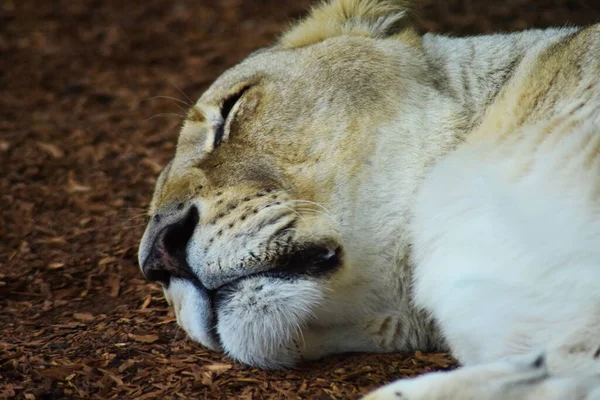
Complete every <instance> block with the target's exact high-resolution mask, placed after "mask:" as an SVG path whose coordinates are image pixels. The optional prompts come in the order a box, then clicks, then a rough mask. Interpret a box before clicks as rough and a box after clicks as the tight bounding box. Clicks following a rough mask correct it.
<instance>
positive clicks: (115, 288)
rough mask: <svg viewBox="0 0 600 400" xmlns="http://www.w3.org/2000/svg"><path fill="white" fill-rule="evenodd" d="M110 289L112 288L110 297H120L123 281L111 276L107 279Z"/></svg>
mask: <svg viewBox="0 0 600 400" xmlns="http://www.w3.org/2000/svg"><path fill="white" fill-rule="evenodd" d="M107 284H108V287H110V293H109V294H108V295H109V296H110V297H119V290H120V289H121V281H120V279H119V278H118V277H116V276H111V277H110V278H108V279H107Z"/></svg>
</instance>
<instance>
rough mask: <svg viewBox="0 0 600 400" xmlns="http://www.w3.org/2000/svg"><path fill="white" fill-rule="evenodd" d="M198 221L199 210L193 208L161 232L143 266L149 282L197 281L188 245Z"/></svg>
mask: <svg viewBox="0 0 600 400" xmlns="http://www.w3.org/2000/svg"><path fill="white" fill-rule="evenodd" d="M198 220H199V216H198V209H197V208H196V207H194V206H192V207H190V209H189V210H188V212H187V213H186V214H185V216H184V217H183V218H181V219H180V220H178V221H176V222H174V223H171V224H169V225H167V226H165V227H164V228H162V229H161V230H160V231H159V233H158V234H157V235H156V238H155V239H154V241H153V242H152V246H151V248H150V252H149V254H148V256H147V257H146V260H145V261H144V264H143V266H142V272H143V273H144V275H145V276H146V278H148V280H150V281H158V282H161V283H163V284H165V285H168V284H169V281H170V278H171V277H178V278H187V279H193V280H195V275H194V274H193V273H192V271H191V269H190V267H189V264H188V262H187V244H188V242H189V241H190V238H191V237H192V235H193V233H194V229H195V228H196V226H197V225H198Z"/></svg>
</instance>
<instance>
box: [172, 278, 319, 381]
mask: <svg viewBox="0 0 600 400" xmlns="http://www.w3.org/2000/svg"><path fill="white" fill-rule="evenodd" d="M165 294H166V297H167V298H169V300H170V302H171V303H172V305H173V307H174V308H175V314H176V316H177V323H178V324H179V325H180V326H181V327H182V328H183V329H184V330H185V331H186V332H187V334H188V336H189V337H190V338H191V339H192V340H194V341H196V342H199V343H200V344H202V345H204V346H206V347H208V348H209V349H211V350H220V347H221V346H222V347H223V349H222V350H223V351H225V352H226V353H227V354H228V355H229V356H231V357H232V358H234V359H236V360H239V361H241V362H243V363H246V364H249V365H253V366H256V367H259V368H264V369H278V368H285V367H291V366H293V365H294V364H296V363H297V362H298V361H299V360H300V359H301V353H302V350H303V348H304V346H305V344H304V342H303V337H302V329H303V328H305V326H306V325H307V323H308V322H309V321H310V320H311V319H312V318H313V317H314V314H313V311H312V310H314V309H315V307H316V306H317V305H318V304H320V303H321V302H322V300H323V298H324V296H323V292H322V289H321V288H320V287H319V284H318V283H317V282H316V281H314V280H310V279H309V278H298V279H293V280H292V279H289V280H288V279H276V278H270V277H252V278H246V279H244V280H242V281H240V282H237V283H235V284H233V286H232V287H230V288H224V289H221V291H220V293H219V294H218V295H217V298H218V300H217V301H216V303H215V304H213V307H216V311H217V331H218V334H219V337H220V339H221V346H220V345H219V343H217V341H216V340H215V339H214V338H213V335H210V334H209V329H211V321H210V318H211V316H210V303H209V299H208V298H207V295H206V293H203V292H202V291H200V290H199V289H198V288H197V287H196V286H194V284H192V283H191V282H188V281H186V280H182V279H172V280H171V283H170V285H169V288H168V290H167V291H166V293H165Z"/></svg>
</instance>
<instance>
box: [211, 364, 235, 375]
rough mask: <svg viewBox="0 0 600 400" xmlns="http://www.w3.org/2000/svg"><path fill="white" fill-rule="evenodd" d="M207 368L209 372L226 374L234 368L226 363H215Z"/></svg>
mask: <svg viewBox="0 0 600 400" xmlns="http://www.w3.org/2000/svg"><path fill="white" fill-rule="evenodd" d="M205 368H206V369H207V370H209V371H212V372H217V373H219V372H225V371H227V370H229V369H231V368H233V365H231V364H225V363H214V364H210V365H207V366H206V367H205Z"/></svg>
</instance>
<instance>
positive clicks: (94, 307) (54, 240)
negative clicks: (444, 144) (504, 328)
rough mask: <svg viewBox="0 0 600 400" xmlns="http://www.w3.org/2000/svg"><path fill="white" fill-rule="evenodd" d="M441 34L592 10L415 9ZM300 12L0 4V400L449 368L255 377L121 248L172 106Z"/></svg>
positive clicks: (252, 393)
mask: <svg viewBox="0 0 600 400" xmlns="http://www.w3.org/2000/svg"><path fill="white" fill-rule="evenodd" d="M422 3H423V7H422V9H423V13H422V15H423V19H422V21H421V22H420V23H421V25H422V27H423V29H427V30H433V31H438V32H454V33H456V34H468V33H480V32H491V31H496V30H515V29H521V28H526V27H545V26H550V25H565V24H567V23H578V24H582V23H590V22H594V21H598V20H600V18H599V17H600V3H599V2H597V1H593V0H587V1H586V0H563V1H560V0H506V1H503V2H499V1H497V0H493V1H492V0H490V1H484V0H462V1H459V0H446V1H439V2H438V1H435V0H425V1H423V2H422ZM309 4H310V2H309V1H308V0H295V1H291V0H287V1H281V0H262V1H259V0H253V1H248V0H247V1H242V0H219V1H216V0H215V1H200V0H180V1H167V0H145V1H138V2H133V1H123V0H105V1H97V0H81V1H71V0H54V1H35V0H0V399H8V398H24V399H62V398H68V399H72V398H83V399H85V398H94V399H134V398H135V399H155V398H156V399H177V398H182V399H185V398H201V399H204V398H205V399H228V398H238V399H262V398H282V399H287V398H290V399H298V398H311V399H313V398H314V399H341V398H350V399H353V398H357V397H359V396H360V394H363V393H365V392H367V391H368V390H369V389H372V388H374V387H376V386H379V385H381V384H383V383H386V382H389V381H391V380H393V379H395V378H398V377H401V376H413V375H416V374H420V373H423V372H426V371H431V370H438V369H445V368H452V367H453V361H452V359H451V358H450V357H449V356H448V355H446V354H421V353H418V352H417V353H413V354H392V355H347V356H337V357H330V358H328V359H326V360H322V361H319V362H314V363H311V364H308V365H304V366H302V367H301V368H299V369H297V370H289V371H279V372H266V371H260V370H257V369H254V368H249V367H246V366H243V365H240V364H238V363H235V362H233V361H232V360H230V359H227V358H224V357H223V356H221V355H219V354H215V353H212V352H209V351H206V350H204V349H202V348H201V347H199V346H197V345H195V344H194V343H192V342H190V341H189V340H187V339H186V338H185V335H184V334H183V332H181V331H180V330H178V329H177V327H176V324H175V322H174V317H173V314H172V313H171V312H170V311H169V309H168V307H167V305H166V303H165V301H164V300H163V299H162V295H161V292H160V290H159V289H158V287H157V286H155V285H152V284H148V283H147V282H146V281H144V280H143V278H142V277H141V275H140V273H139V272H138V267H137V261H136V248H137V243H138V240H139V238H140V236H141V233H142V231H143V227H144V224H145V217H144V209H145V207H146V206H147V204H148V200H149V198H150V194H151V192H152V188H153V184H154V182H155V178H156V175H157V173H158V172H159V171H160V169H161V168H162V166H164V165H165V164H166V162H167V161H168V159H169V158H170V157H171V156H172V154H173V148H174V144H175V139H176V137H177V130H178V127H179V124H180V122H181V116H182V115H183V113H184V112H185V108H186V107H187V104H189V103H190V102H191V101H192V100H190V99H195V98H197V97H198V96H199V95H200V94H201V93H202V91H203V90H204V89H205V88H206V87H207V85H208V84H209V83H210V82H211V81H212V80H213V79H214V78H215V77H216V76H218V75H219V74H220V73H221V72H222V71H223V70H224V69H225V68H227V67H229V66H231V65H233V64H234V63H236V62H237V61H239V60H240V59H241V58H243V57H244V56H245V55H247V54H248V53H249V52H251V51H252V50H255V49H256V48H258V47H261V46H264V45H266V44H269V43H270V42H271V41H272V40H273V39H274V37H275V36H276V35H277V34H278V33H279V32H280V31H281V30H282V29H284V28H285V27H286V26H287V25H288V23H289V21H290V20H292V19H295V18H297V17H298V16H300V15H302V14H303V12H304V10H306V9H307V7H308V5H309Z"/></svg>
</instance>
